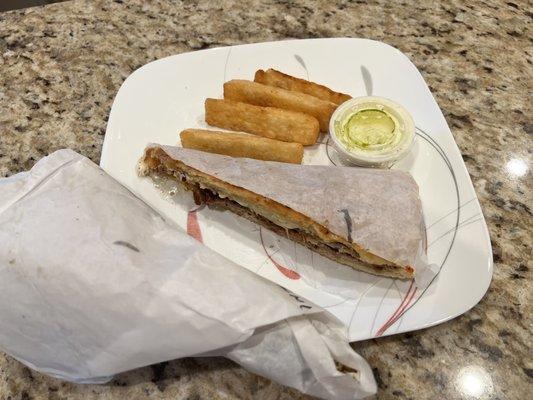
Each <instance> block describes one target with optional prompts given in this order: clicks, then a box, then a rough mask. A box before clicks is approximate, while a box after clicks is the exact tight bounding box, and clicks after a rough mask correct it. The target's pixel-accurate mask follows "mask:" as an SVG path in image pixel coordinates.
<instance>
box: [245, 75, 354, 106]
mask: <svg viewBox="0 0 533 400" xmlns="http://www.w3.org/2000/svg"><path fill="white" fill-rule="evenodd" d="M254 81H255V82H258V83H262V84H263V85H268V86H276V87H279V88H282V89H287V90H293V91H295V92H300V93H305V94H308V95H311V96H314V97H318V98H319V99H322V100H326V101H331V102H332V103H335V104H341V103H344V102H345V101H346V100H350V99H351V98H352V97H351V96H349V95H347V94H344V93H339V92H335V91H333V90H331V89H330V88H328V87H327V86H324V85H319V84H318V83H314V82H310V81H306V80H305V79H300V78H296V77H294V76H291V75H287V74H284V73H283V72H279V71H276V70H275V69H272V68H270V69H268V70H266V71H263V70H262V69H260V70H258V71H257V72H256V73H255V78H254Z"/></svg>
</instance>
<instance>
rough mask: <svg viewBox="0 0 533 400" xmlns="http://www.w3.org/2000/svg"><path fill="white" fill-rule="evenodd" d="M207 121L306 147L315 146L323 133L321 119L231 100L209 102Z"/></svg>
mask: <svg viewBox="0 0 533 400" xmlns="http://www.w3.org/2000/svg"><path fill="white" fill-rule="evenodd" d="M205 120H206V122H207V123H208V124H209V125H212V126H218V127H219V128H224V129H230V130H233V131H241V132H248V133H253V134H255V135H259V136H264V137H267V138H269V139H276V140H281V141H283V142H295V143H301V144H303V145H311V144H315V142H316V140H317V138H318V131H319V123H318V121H317V119H316V118H314V117H312V116H310V115H307V114H303V113H299V112H295V111H289V110H282V109H279V108H272V107H260V106H254V105H252V104H246V103H240V102H236V101H231V100H217V99H206V101H205Z"/></svg>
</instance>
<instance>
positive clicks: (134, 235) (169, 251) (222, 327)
mask: <svg viewBox="0 0 533 400" xmlns="http://www.w3.org/2000/svg"><path fill="white" fill-rule="evenodd" d="M0 243H2V246H0V287H1V290H0V319H1V321H2V324H0V347H1V348H2V350H3V351H4V352H6V353H8V354H10V355H11V356H13V357H15V358H16V359H18V360H19V361H20V362H22V363H24V364H25V365H27V366H29V367H30V368H32V369H35V370H37V371H40V372H42V373H45V374H48V375H51V376H54V377H57V378H60V379H65V380H69V381H73V382H79V383H82V382H93V383H94V382H105V381H107V380H109V379H111V377H112V376H113V375H114V374H117V373H120V372H123V371H126V370H130V369H134V368H138V367H141V366H145V365H149V364H153V363H157V362H162V361H166V360H170V359H175V358H180V357H190V356H207V355H209V356H213V355H219V356H225V357H228V358H230V359H232V360H234V361H235V362H237V363H239V364H240V365H242V366H243V367H245V368H246V369H248V370H250V371H252V372H254V373H257V374H259V375H262V376H264V377H267V378H269V379H272V380H274V381H276V382H279V383H281V384H284V385H287V386H291V387H293V388H296V389H298V390H300V391H302V392H304V393H307V394H310V395H314V396H317V397H320V398H325V399H359V398H363V397H366V396H369V395H371V394H373V393H375V392H376V384H375V381H374V378H373V376H372V372H371V369H370V368H369V366H368V364H367V363H366V362H365V360H364V359H362V358H361V357H360V356H359V355H357V354H356V353H355V352H354V351H353V350H352V349H351V347H350V346H349V344H348V343H347V342H346V340H345V339H344V337H343V334H342V330H341V329H342V328H341V326H340V324H339V323H338V322H337V321H336V320H334V319H333V318H332V317H331V316H330V315H328V314H327V313H326V312H325V311H323V310H321V309H319V308H318V307H316V306H315V305H313V304H311V303H309V302H306V301H305V300H304V299H301V298H300V297H297V296H294V295H292V294H291V293H289V292H287V291H286V290H284V289H282V288H280V287H279V286H276V285H274V284H272V283H270V282H267V281H265V280H263V279H261V278H260V277H258V276H256V275H254V274H253V273H251V272H249V271H247V270H245V269H243V268H241V267H239V266H237V265H235V264H234V263H232V262H230V261H229V260H227V259H226V258H224V257H223V256H222V255H220V254H217V253H215V252H213V251H211V250H209V249H208V248H206V247H205V246H203V245H202V244H201V243H199V242H196V241H195V240H194V239H192V238H191V237H189V236H188V235H187V234H186V233H185V232H183V231H182V230H180V229H179V228H178V227H176V226H175V225H174V224H172V223H171V222H168V221H165V220H164V219H163V218H162V217H161V216H160V215H158V214H157V213H156V212H155V211H154V210H152V209H151V208H150V207H149V206H147V205H146V204H145V203H143V202H142V201H141V200H140V199H138V198H136V197H135V196H134V195H133V194H132V193H131V192H129V191H128V190H127V189H126V188H124V187H123V186H121V185H120V184H119V183H117V182H116V181H114V180H113V179H112V178H111V177H109V176H108V175H107V174H106V173H105V172H103V171H102V170H101V169H100V168H99V167H98V166H96V165H95V164H93V163H92V162H91V161H89V160H88V159H86V158H84V157H82V156H80V155H78V154H76V153H75V152H73V151H70V150H60V151H57V152H55V153H53V154H52V155H51V156H49V157H46V158H44V159H42V160H41V161H39V162H38V163H37V164H36V165H35V166H34V168H33V169H32V170H31V171H29V172H25V173H21V174H18V175H15V176H12V177H10V178H6V179H1V180H0Z"/></svg>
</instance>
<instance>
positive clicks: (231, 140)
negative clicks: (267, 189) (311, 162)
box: [180, 129, 304, 164]
mask: <svg viewBox="0 0 533 400" xmlns="http://www.w3.org/2000/svg"><path fill="white" fill-rule="evenodd" d="M180 138H181V144H182V146H183V147H185V148H187V149H195V150H201V151H206V152H208V153H216V154H224V155H227V156H232V157H245V158H255V159H256V160H264V161H279V162H285V163H292V164H300V163H301V162H302V157H303V154H304V148H303V146H302V145H301V144H300V143H288V142H280V141H279V140H274V139H268V138H264V137H258V136H253V135H247V134H245V133H238V132H221V131H208V130H205V129H185V130H184V131H182V132H181V133H180Z"/></svg>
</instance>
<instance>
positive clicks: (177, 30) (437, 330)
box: [0, 0, 533, 400]
mask: <svg viewBox="0 0 533 400" xmlns="http://www.w3.org/2000/svg"><path fill="white" fill-rule="evenodd" d="M439 3H440V2H429V1H412V0H403V1H398V2H387V1H381V0H379V1H357V0H356V1H336V2H330V1H318V2H314V1H311V0H299V1H293V2H283V1H256V0H254V1H251V2H242V1H223V2H196V1H195V2H193V1H183V2H178V1H164V0H159V1H151V2H143V1H141V0H135V1H118V0H117V1H89V0H87V1H71V2H66V3H59V4H54V5H49V6H45V7H38V8H31V9H27V10H19V11H12V12H7V13H3V14H0V71H1V73H0V176H9V175H11V174H14V173H16V172H19V171H22V170H26V169H28V168H30V167H31V166H32V165H33V164H34V163H35V162H36V161H37V160H38V159H39V158H41V157H43V156H45V155H47V154H49V153H51V152H53V151H54V150H56V149H59V148H63V147H70V148H72V149H74V150H76V151H78V152H80V153H82V154H84V155H86V156H88V157H90V158H91V159H92V160H93V161H95V162H98V161H99V157H100V151H101V146H102V141H103V138H104V133H105V128H106V122H107V117H108V114H109V110H110V108H111V104H112V101H113V98H114V96H115V94H116V92H117V90H118V88H119V87H120V85H121V83H122V82H123V81H124V79H125V78H126V77H127V76H128V75H129V74H130V73H131V72H133V71H134V70H135V69H136V68H138V67H140V66H141V65H143V64H145V63H147V62H149V61H152V60H155V59H158V58H161V57H165V56H169V55H172V54H177V53H181V52H185V51H191V50H195V49H203V48H207V47H216V46H226V45H233V44H240V43H251V42H261V41H270V40H278V39H286V38H310V37H338V36H348V37H366V38H372V39H377V40H382V41H385V42H387V43H389V44H391V45H393V46H395V47H397V48H399V49H400V50H402V51H403V52H404V53H406V54H407V55H408V56H409V57H410V58H411V60H412V61H413V62H414V63H415V64H416V65H417V67H418V68H419V69H420V71H421V72H422V74H423V75H424V78H425V79H426V81H427V83H428V84H429V86H430V88H431V90H432V92H433V94H434V95H435V97H436V99H437V102H438V103H439V105H440V106H441V108H442V110H443V111H444V114H445V116H446V118H447V120H448V123H449V124H450V127H451V128H452V131H453V134H454V136H455V139H456V141H457V144H458V146H459V148H460V150H461V152H462V154H463V158H464V160H465V162H466V165H467V167H468V170H469V172H470V174H471V177H472V180H473V183H474V186H475V188H476V191H477V194H478V196H479V198H480V202H481V205H482V207H483V211H484V213H485V217H486V219H487V223H488V226H489V230H490V234H491V238H492V242H493V250H494V262H495V266H494V278H493V282H492V284H491V287H490V289H489V292H488V293H487V295H486V296H485V297H484V299H483V300H482V301H481V302H480V303H479V304H478V305H477V306H476V307H475V308H474V309H472V310H471V311H469V312H467V313H466V314H464V315H463V316H461V317H459V318H456V319H454V320H452V321H449V322H446V323H444V324H441V325H439V326H436V327H433V328H429V329H425V330H422V331H418V332H413V333H407V334H402V335H395V336H391V337H386V338H383V339H378V340H369V341H365V342H360V343H356V344H354V347H355V348H356V349H357V350H358V351H359V352H360V353H361V354H362V355H363V356H364V357H365V358H366V359H367V360H368V361H369V363H370V364H371V365H372V367H373V368H374V373H375V376H376V379H377V381H378V384H379V393H378V397H379V398H380V399H436V398H446V399H463V398H471V399H472V398H479V399H525V398H527V393H531V390H532V389H531V388H532V387H533V386H532V380H533V358H532V357H531V351H530V346H531V343H532V335H531V330H532V321H531V315H532V306H531V298H530V295H531V292H532V291H531V268H532V262H531V259H532V249H531V244H532V243H533V219H532V215H531V205H532V204H533V201H532V200H533V199H532V183H533V180H532V179H531V170H530V168H531V160H532V154H531V153H532V151H533V145H532V133H533V120H532V115H533V113H532V110H531V102H530V97H531V96H530V94H531V93H532V92H533V90H532V89H533V88H532V83H533V76H532V75H533V69H532V67H531V64H532V62H533V59H532V54H533V45H532V36H531V32H530V27H531V20H532V17H533V13H532V11H533V10H532V8H531V4H529V3H528V2H526V1H516V0H515V1H508V2H501V1H487V0H473V1H470V2H463V1H459V0H452V1H448V2H442V3H440V4H439ZM524 169H525V170H524ZM469 382H470V383H469ZM141 397H147V398H154V399H213V398H227V399H273V398H276V399H298V398H304V396H301V395H300V394H298V393H297V392H295V391H294V390H290V389H286V388H283V387H280V386H279V385H277V384H275V383H272V382H269V381H267V380H265V379H263V378H259V377H257V376H255V375H253V374H251V373H248V372H247V371H245V370H243V369H241V368H240V367H238V366H237V365H235V364H233V363H232V362H230V361H226V360H223V359H213V358H207V359H184V360H177V361H172V362H168V363H163V364H158V365H154V366H151V367H146V368H142V369H139V370H135V371H131V372H128V373H124V374H121V375H119V376H117V377H116V378H115V379H114V380H113V381H112V382H110V383H109V384H106V385H74V384H70V383H65V382H61V381H58V380H55V379H52V378H48V377H46V376H44V375H41V374H38V373H35V372H32V371H30V370H29V369H27V368H26V367H24V366H22V365H21V364H20V363H18V362H17V361H15V360H14V359H12V358H10V357H9V356H5V355H0V398H5V399H9V398H11V399H13V400H14V399H62V398H69V399H82V398H83V399H93V398H103V399H115V398H117V399H118V398H141Z"/></svg>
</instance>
